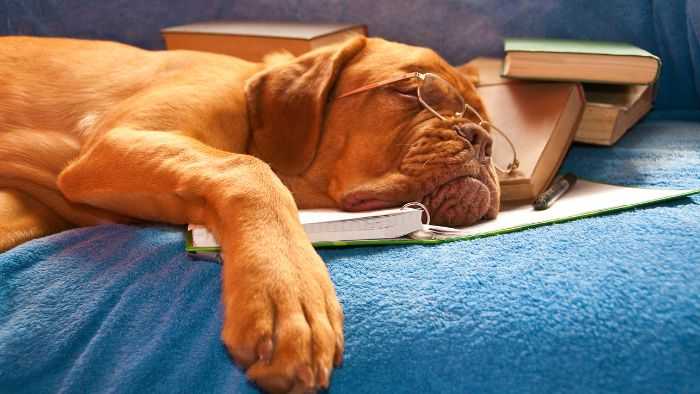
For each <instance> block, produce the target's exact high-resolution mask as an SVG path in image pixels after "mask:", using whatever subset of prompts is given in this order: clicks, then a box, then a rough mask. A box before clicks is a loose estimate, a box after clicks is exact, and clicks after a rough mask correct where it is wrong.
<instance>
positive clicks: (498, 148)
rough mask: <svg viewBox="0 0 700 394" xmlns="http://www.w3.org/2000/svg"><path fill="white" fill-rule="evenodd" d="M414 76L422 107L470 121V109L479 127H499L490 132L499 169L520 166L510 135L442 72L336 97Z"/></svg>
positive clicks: (504, 170)
mask: <svg viewBox="0 0 700 394" xmlns="http://www.w3.org/2000/svg"><path fill="white" fill-rule="evenodd" d="M411 78H415V79H417V81H418V88H417V89H416V95H417V96H418V101H419V102H420V103H421V105H423V107H425V109H427V110H428V111H430V112H431V113H432V114H433V115H435V117H437V118H438V119H440V120H442V121H450V120H459V119H464V120H467V121H469V119H467V118H465V117H464V114H465V113H466V112H467V111H469V112H470V113H471V114H473V115H474V116H475V117H476V118H477V119H478V120H479V123H478V125H479V126H480V127H482V128H484V129H486V128H487V127H488V128H489V129H491V130H495V131H496V133H491V138H492V139H493V145H492V146H493V152H492V159H493V164H494V167H496V169H497V170H498V171H499V172H501V173H504V174H510V173H512V172H513V171H515V170H516V169H517V168H518V166H519V165H520V162H519V161H518V156H517V152H516V150H515V146H514V145H513V142H512V141H511V140H510V138H508V136H507V135H506V134H505V133H504V132H503V131H501V129H499V128H498V127H496V126H495V125H494V124H493V123H491V122H488V121H486V120H484V118H482V117H481V115H479V112H477V111H476V110H475V109H474V107H472V106H471V105H469V104H467V102H466V101H464V98H463V97H462V95H461V94H460V93H459V91H458V90H457V89H455V88H454V87H453V86H452V84H450V83H449V82H447V81H446V80H445V79H443V78H441V77H440V76H439V75H436V74H433V73H421V72H412V73H408V74H403V75H400V76H398V77H394V78H391V79H387V80H384V81H379V82H375V83H371V84H369V85H365V86H363V87H361V88H358V89H355V90H351V91H349V92H347V93H343V94H341V95H340V96H337V97H336V99H341V98H343V97H348V96H351V95H354V94H357V93H362V92H366V91H368V90H372V89H376V88H379V87H382V86H386V85H389V84H392V83H396V82H400V81H404V80H407V79H411ZM443 114H445V115H443ZM455 130H456V131H457V133H459V134H460V135H462V136H463V134H462V133H461V131H460V129H459V128H458V127H456V128H455Z"/></svg>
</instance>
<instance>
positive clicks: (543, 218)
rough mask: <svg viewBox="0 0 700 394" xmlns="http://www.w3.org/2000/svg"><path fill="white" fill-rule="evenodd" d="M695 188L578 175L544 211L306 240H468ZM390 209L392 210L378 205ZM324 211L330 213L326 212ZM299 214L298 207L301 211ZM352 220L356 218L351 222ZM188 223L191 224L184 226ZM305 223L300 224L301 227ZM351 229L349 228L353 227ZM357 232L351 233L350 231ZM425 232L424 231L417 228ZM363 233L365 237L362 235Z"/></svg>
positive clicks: (211, 246) (192, 246)
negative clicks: (620, 182)
mask: <svg viewBox="0 0 700 394" xmlns="http://www.w3.org/2000/svg"><path fill="white" fill-rule="evenodd" d="M696 193H700V189H693V190H687V189H686V190H671V189H645V188H637V187H625V186H615V185H609V184H605V183H598V182H591V181H586V180H582V179H579V180H578V181H577V182H576V184H575V185H574V186H573V188H572V189H571V190H569V191H568V192H567V193H566V194H565V195H564V196H563V197H561V198H560V199H559V200H558V201H557V202H556V203H555V204H554V205H553V206H552V207H551V208H549V209H547V210H544V211H536V210H534V208H533V207H532V205H530V204H520V205H512V206H506V207H504V208H503V209H502V210H501V212H500V213H499V214H498V217H497V218H496V219H493V220H485V221H482V222H479V223H476V224H474V225H472V226H468V227H463V228H448V227H437V226H428V227H425V225H422V224H421V223H420V219H421V214H422V212H421V211H419V210H414V211H416V212H413V213H411V215H413V216H412V219H407V220H409V221H411V223H412V226H413V227H412V228H415V229H423V230H427V232H428V233H431V234H432V237H429V238H428V237H425V236H421V237H420V238H419V239H415V238H411V236H406V235H404V236H396V237H386V238H381V239H379V238H372V236H370V234H371V233H370V232H369V231H368V232H366V233H360V234H359V237H358V238H355V239H342V238H340V239H336V240H317V241H313V238H312V242H313V244H314V246H315V247H317V248H327V247H343V246H372V245H395V244H439V243H443V242H452V241H459V240H469V239H475V238H481V237H487V236H493V235H498V234H505V233H509V232H514V231H521V230H526V229H528V228H532V227H537V226H542V225H547V224H553V223H562V222H567V221H571V220H576V219H580V218H585V217H590V216H597V215H602V214H606V213H611V212H616V211H621V210H626V209H632V208H637V207H640V206H644V205H650V204H655V203H659V202H662V201H667V200H672V199H677V198H681V197H686V196H690V195H693V194H696ZM384 211H396V210H384ZM377 212H378V214H379V215H380V216H381V212H382V211H375V212H361V213H354V214H355V215H360V217H361V216H363V215H365V216H366V215H370V216H371V215H375V216H374V217H377V216H376V214H377ZM327 213H330V212H327ZM303 214H304V211H302V213H301V215H303ZM334 214H337V215H341V216H342V214H350V215H353V213H347V212H340V211H335V213H334ZM355 224H358V223H355ZM190 227H192V226H190ZM305 228H306V227H305ZM194 229H198V230H199V231H200V232H201V234H209V233H208V231H207V230H206V229H205V228H203V227H194ZM353 231H355V230H353ZM403 231H407V232H406V233H405V234H409V233H413V231H415V230H410V226H407V227H406V228H403V229H402V230H401V231H399V232H403ZM356 234H357V233H356ZM423 234H425V233H423ZM364 235H366V236H364ZM209 237H210V238H209V239H208V243H204V244H203V243H198V242H196V241H194V242H193V230H189V231H188V236H187V247H186V249H187V251H188V252H189V253H191V254H195V255H197V254H198V255H200V256H205V254H212V253H213V254H216V253H217V252H218V251H219V246H218V244H216V240H214V238H213V237H212V236H211V235H210V234H209Z"/></svg>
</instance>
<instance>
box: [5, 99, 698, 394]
mask: <svg viewBox="0 0 700 394" xmlns="http://www.w3.org/2000/svg"><path fill="white" fill-rule="evenodd" d="M564 168H565V170H573V171H576V172H577V173H578V174H579V175H581V176H585V177H588V178H591V179H598V180H603V181H609V182H616V183H622V184H628V185H648V186H658V187H678V188H698V187H700V123H698V122H695V121H678V120H669V119H666V116H664V115H663V114H658V113H657V114H654V116H653V117H652V118H650V119H647V120H645V121H644V122H643V123H642V124H640V125H639V126H637V127H635V128H634V129H633V130H632V131H631V132H630V133H629V134H628V135H626V136H625V137H624V138H623V139H622V140H621V141H620V142H619V143H618V145H616V146H615V147H613V148H596V147H587V146H576V147H574V148H573V149H572V151H571V153H570V154H569V156H568V157H567V159H566V163H565V165H564ZM698 204H700V197H697V196H696V197H692V198H685V199H682V200H677V201H674V202H669V203H666V204H662V205H657V206H654V207H650V208H643V209H635V210H632V211H625V212H622V213H617V214H612V215H607V216H602V217H594V218H589V219H582V220H578V221H575V222H569V223H564V224H559V225H553V226H546V227H540V228H536V229H531V230H528V231H523V232H519V233H511V234H506V235H501V236H497V237H491V238H484V239H478V240H474V241H468V242H456V243H450V244H444V245H440V246H400V247H372V248H351V249H334V250H322V251H321V252H320V253H321V255H322V256H323V258H324V260H325V261H326V263H327V265H328V267H329V269H330V272H331V276H332V278H333V281H334V282H335V284H336V287H337V291H338V295H339V297H340V299H341V302H342V304H343V305H344V308H345V313H346V331H345V332H346V340H347V346H346V355H345V366H344V367H343V368H342V369H340V370H338V371H336V372H335V374H334V377H333V387H332V392H333V393H380V392H386V393H417V392H443V393H467V392H493V393H537V392H548V393H549V392H567V393H571V392H595V393H601V392H615V393H644V392H649V393H652V392H653V393H674V392H685V393H692V392H700V373H698V372H699V371H700V243H698V241H697V238H698V236H699V235H700V207H699V206H698ZM183 248H184V242H183V236H182V232H181V230H179V229H176V228H171V227H146V228H139V227H132V226H120V225H109V226H100V227H94V228H86V229H78V230H72V231H67V232H64V233H61V234H57V235H54V236H50V237H46V238H42V239H38V240H35V241H32V242H29V243H27V244H24V245H22V246H20V247H17V248H15V249H13V250H11V251H9V252H6V253H4V254H0V392H3V393H5V392H12V393H37V392H51V393H53V392H63V393H83V392H106V391H118V392H163V393H165V392H167V393H173V392H175V393H177V392H188V393H190V392H207V393H215V392H221V393H223V392H228V393H231V392H234V393H249V392H255V388H254V387H253V386H251V385H250V384H248V383H246V382H245V379H244V377H243V375H242V373H241V372H240V371H239V370H238V369H236V368H235V367H233V365H232V362H231V360H230V359H229V357H228V356H227V354H226V351H225V349H224V347H223V345H222V344H221V342H220V340H219V329H220V326H221V318H222V309H221V305H220V303H219V291H220V285H219V281H220V266H219V265H217V264H214V263H208V262H198V261H190V260H188V259H187V257H185V255H184V253H183Z"/></svg>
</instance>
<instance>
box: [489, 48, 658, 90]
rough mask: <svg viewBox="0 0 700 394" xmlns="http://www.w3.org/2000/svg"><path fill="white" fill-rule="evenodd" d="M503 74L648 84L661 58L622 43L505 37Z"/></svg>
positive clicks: (654, 75) (655, 77) (547, 78)
mask: <svg viewBox="0 0 700 394" xmlns="http://www.w3.org/2000/svg"><path fill="white" fill-rule="evenodd" d="M504 50H505V53H506V56H505V59H504V62H503V71H502V75H503V76H505V77H509V78H522V79H542V80H560V81H579V82H593V83H611V84H651V83H654V82H655V81H656V79H657V78H658V76H659V73H660V70H661V59H660V58H659V57H658V56H656V55H653V54H651V53H649V52H648V51H645V50H644V49H641V48H639V47H637V46H634V45H632V44H628V43H623V42H607V41H586V40H562V39H552V38H506V39H505V40H504Z"/></svg>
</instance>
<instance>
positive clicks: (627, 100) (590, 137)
mask: <svg viewBox="0 0 700 394" xmlns="http://www.w3.org/2000/svg"><path fill="white" fill-rule="evenodd" d="M583 91H584V92H585V94H586V109H585V111H584V112H583V119H581V124H580V125H579V127H578V131H576V136H575V137H574V141H576V142H584V143H587V144H596V145H607V146H610V145H613V144H615V143H616V142H617V141H618V140H619V139H620V138H621V137H622V136H623V135H624V134H625V132H627V130H629V129H630V128H631V127H632V126H634V125H635V124H636V123H637V122H638V121H639V120H640V119H641V118H642V117H643V116H644V115H646V114H647V113H648V112H649V111H650V110H651V107H652V102H653V99H654V85H601V84H584V85H583Z"/></svg>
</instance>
